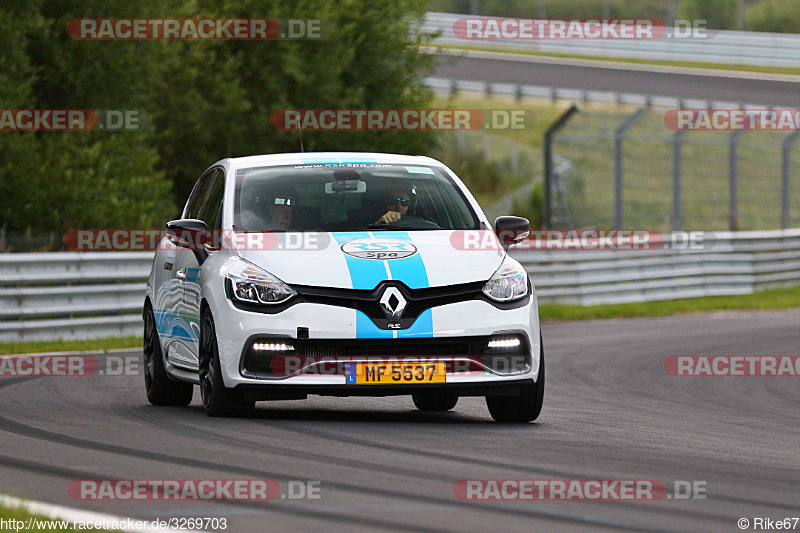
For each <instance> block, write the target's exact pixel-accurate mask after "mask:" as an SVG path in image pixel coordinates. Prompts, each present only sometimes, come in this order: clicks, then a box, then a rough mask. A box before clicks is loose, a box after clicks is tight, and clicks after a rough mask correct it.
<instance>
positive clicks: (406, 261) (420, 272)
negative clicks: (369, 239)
mask: <svg viewBox="0 0 800 533" xmlns="http://www.w3.org/2000/svg"><path fill="white" fill-rule="evenodd" d="M381 237H385V238H387V239H395V240H398V241H405V242H409V243H411V244H413V243H414V241H412V240H411V236H410V235H409V234H408V232H406V231H387V232H385V233H382V234H381ZM388 263H389V270H390V271H391V273H392V278H393V279H396V280H399V281H402V282H403V283H405V284H406V285H407V286H408V288H409V289H427V288H428V287H429V286H430V285H428V272H427V271H426V270H425V262H424V261H423V260H422V255H421V253H420V252H417V253H416V254H414V255H412V256H411V257H406V258H403V259H393V260H391V261H388Z"/></svg>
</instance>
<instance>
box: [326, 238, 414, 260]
mask: <svg viewBox="0 0 800 533" xmlns="http://www.w3.org/2000/svg"><path fill="white" fill-rule="evenodd" d="M342 251H343V252H344V253H346V254H347V255H350V256H353V257H358V258H359V259H377V260H379V261H388V260H391V259H403V258H406V257H411V256H412V255H415V254H416V253H417V247H416V246H414V245H413V244H412V243H410V242H408V241H398V240H395V239H357V240H354V241H348V242H346V243H344V244H342Z"/></svg>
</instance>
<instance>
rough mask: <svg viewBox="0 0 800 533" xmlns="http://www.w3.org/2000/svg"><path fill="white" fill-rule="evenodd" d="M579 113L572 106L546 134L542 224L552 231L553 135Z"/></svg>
mask: <svg viewBox="0 0 800 533" xmlns="http://www.w3.org/2000/svg"><path fill="white" fill-rule="evenodd" d="M577 111H578V108H577V106H574V105H573V106H571V107H570V108H569V109H567V111H566V112H565V113H564V114H563V115H561V116H560V117H558V120H556V121H555V122H554V123H553V125H552V126H550V127H549V128H547V131H546V132H544V150H543V152H544V209H543V210H542V222H543V223H544V227H545V228H546V229H550V227H551V223H552V216H553V211H552V199H551V196H552V190H551V189H552V180H553V135H555V134H556V132H558V130H560V129H561V128H562V127H564V125H565V124H566V123H567V121H569V119H570V117H572V115H574V114H575V113H576V112H577Z"/></svg>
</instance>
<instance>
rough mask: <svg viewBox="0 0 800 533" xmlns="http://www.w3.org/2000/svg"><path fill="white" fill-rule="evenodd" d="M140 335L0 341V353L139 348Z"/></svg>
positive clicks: (140, 342) (140, 344) (140, 343)
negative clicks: (83, 338)
mask: <svg viewBox="0 0 800 533" xmlns="http://www.w3.org/2000/svg"><path fill="white" fill-rule="evenodd" d="M141 346H142V339H141V337H115V338H110V339H89V340H83V341H35V342H4V343H0V355H10V354H18V353H45V352H81V351H90V350H116V349H120V348H141Z"/></svg>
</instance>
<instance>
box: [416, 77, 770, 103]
mask: <svg viewBox="0 0 800 533" xmlns="http://www.w3.org/2000/svg"><path fill="white" fill-rule="evenodd" d="M424 82H425V84H426V85H427V86H428V87H430V88H431V89H433V90H434V92H437V93H439V94H452V93H455V92H472V93H480V94H483V95H486V96H493V95H497V96H513V97H514V98H517V99H520V98H542V99H545V100H547V101H549V102H550V103H555V102H558V101H563V102H575V103H586V102H592V103H595V104H606V105H631V106H644V107H662V108H668V109H765V108H766V107H767V106H764V105H759V104H748V103H740V102H723V101H717V100H701V99H698V98H676V97H674V96H662V95H657V94H642V93H618V92H613V91H591V90H587V89H573V88H568V87H546V86H542V85H521V84H515V83H495V82H484V81H473V80H453V79H450V78H438V77H435V76H429V77H427V78H425V79H424Z"/></svg>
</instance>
